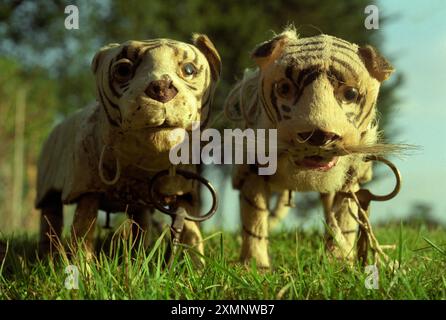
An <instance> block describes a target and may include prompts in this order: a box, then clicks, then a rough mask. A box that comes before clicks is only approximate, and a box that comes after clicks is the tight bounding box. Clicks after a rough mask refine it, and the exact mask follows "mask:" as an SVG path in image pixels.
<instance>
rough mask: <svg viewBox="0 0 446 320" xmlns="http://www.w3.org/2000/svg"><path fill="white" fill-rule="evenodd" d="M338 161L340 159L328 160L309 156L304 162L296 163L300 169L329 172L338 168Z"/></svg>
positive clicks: (298, 161)
mask: <svg viewBox="0 0 446 320" xmlns="http://www.w3.org/2000/svg"><path fill="white" fill-rule="evenodd" d="M338 159H339V157H333V158H331V159H327V158H324V157H321V156H309V157H304V158H303V159H302V160H296V161H295V162H294V163H295V164H296V165H297V166H299V167H304V168H307V169H313V170H320V171H328V170H330V169H331V168H333V167H334V166H336V164H337V162H338Z"/></svg>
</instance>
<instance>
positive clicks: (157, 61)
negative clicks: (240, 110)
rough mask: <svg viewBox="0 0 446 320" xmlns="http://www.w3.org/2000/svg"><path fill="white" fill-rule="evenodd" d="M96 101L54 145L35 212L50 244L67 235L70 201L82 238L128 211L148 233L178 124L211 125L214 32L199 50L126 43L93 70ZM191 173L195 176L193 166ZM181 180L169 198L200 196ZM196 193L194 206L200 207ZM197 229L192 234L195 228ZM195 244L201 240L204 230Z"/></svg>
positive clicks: (60, 130)
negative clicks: (101, 219) (106, 216)
mask: <svg viewBox="0 0 446 320" xmlns="http://www.w3.org/2000/svg"><path fill="white" fill-rule="evenodd" d="M91 68H92V71H93V73H94V75H95V79H96V91H97V103H96V104H94V105H91V106H88V107H86V108H84V109H82V110H80V111H79V112H77V113H75V114H73V115H72V116H70V117H69V118H68V119H66V120H65V121H63V122H62V123H61V124H59V125H58V126H57V127H56V128H55V129H54V130H53V131H52V133H51V134H50V136H49V138H48V140H47V141H46V143H45V145H44V147H43V149H42V153H41V157H40V160H39V164H38V181H37V199H36V207H37V208H41V209H42V234H41V236H42V239H41V242H42V244H43V247H44V249H47V248H48V245H49V238H48V236H49V235H51V234H53V235H55V236H60V231H61V225H62V222H61V221H62V203H63V204H69V203H77V204H78V209H77V210H76V214H75V218H74V222H73V235H74V236H75V237H77V238H79V237H86V236H87V233H91V230H93V229H94V228H93V226H94V221H95V219H96V212H97V210H98V209H103V210H106V211H109V212H115V211H127V213H129V215H131V216H132V218H134V219H135V220H136V221H138V222H140V226H141V227H142V228H143V229H144V226H145V222H144V219H145V218H143V217H145V213H144V211H145V210H146V209H148V206H147V202H148V201H149V198H148V181H149V179H150V177H151V176H153V174H154V173H156V172H158V171H160V170H163V169H167V168H169V166H170V161H169V158H168V155H169V150H170V149H171V148H172V147H173V146H174V145H175V144H176V143H177V141H174V140H172V139H170V135H169V134H170V133H171V131H172V130H173V129H175V128H184V129H186V130H191V126H192V123H193V122H194V121H200V122H201V123H202V125H203V126H205V124H206V122H207V120H208V118H209V115H210V107H211V104H212V97H213V94H214V90H215V86H216V83H217V81H218V78H219V76H220V71H221V61H220V57H219V54H218V52H217V50H216V49H215V47H214V45H213V44H212V42H211V41H210V40H209V39H208V38H207V37H206V36H205V35H194V36H193V44H188V43H184V42H179V41H175V40H170V39H153V40H146V41H127V42H125V43H122V44H110V45H108V46H105V47H103V48H102V49H101V50H100V51H99V52H98V53H97V54H96V55H95V57H94V59H93V61H92V64H91ZM186 169H189V170H194V168H193V167H188V168H186ZM195 189H196V188H195V186H194V185H192V183H190V182H187V181H184V179H181V178H180V177H178V178H176V179H173V180H172V179H169V181H168V182H166V183H165V184H161V185H160V187H159V190H158V191H159V192H160V193H162V194H167V195H169V194H179V195H183V196H184V195H187V194H192V195H194V196H196V195H195ZM195 200H196V199H195V198H194V197H189V200H188V204H185V205H187V206H188V207H189V209H190V210H192V211H193V210H195V209H196V205H197V204H196V202H195ZM192 229H193V231H191V230H192ZM188 232H192V233H193V235H189V237H192V238H194V239H195V240H194V244H196V242H197V241H199V240H200V239H201V236H200V235H199V231H198V229H197V228H196V227H194V226H192V225H189V226H186V229H185V234H186V236H185V237H187V233H188Z"/></svg>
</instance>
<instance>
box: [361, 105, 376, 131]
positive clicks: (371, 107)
mask: <svg viewBox="0 0 446 320" xmlns="http://www.w3.org/2000/svg"><path fill="white" fill-rule="evenodd" d="M374 109H375V103H371V106H370V109H369V110H368V111H367V113H366V114H365V115H364V117H363V118H362V120H361V121H360V122H359V124H358V128H360V127H361V126H362V125H363V124H364V122H365V120H367V118H368V117H369V116H370V114H371V113H372V111H373V110H374Z"/></svg>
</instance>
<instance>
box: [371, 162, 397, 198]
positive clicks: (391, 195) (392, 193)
mask: <svg viewBox="0 0 446 320" xmlns="http://www.w3.org/2000/svg"><path fill="white" fill-rule="evenodd" d="M366 161H378V162H382V163H384V164H385V165H387V166H388V167H389V168H390V169H391V170H392V172H393V174H394V176H395V187H394V188H393V190H392V192H390V193H389V194H386V195H375V194H373V193H371V192H370V191H369V194H370V195H369V197H370V200H371V201H387V200H390V199H392V198H394V197H396V195H397V194H398V193H399V192H400V190H401V174H400V172H399V170H398V169H397V167H396V166H395V165H394V164H393V163H392V162H390V161H389V160H387V159H386V158H383V157H380V156H369V157H367V158H366Z"/></svg>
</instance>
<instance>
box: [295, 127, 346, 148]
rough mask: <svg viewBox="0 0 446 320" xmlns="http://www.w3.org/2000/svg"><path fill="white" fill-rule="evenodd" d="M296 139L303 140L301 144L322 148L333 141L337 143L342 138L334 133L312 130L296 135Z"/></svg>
mask: <svg viewBox="0 0 446 320" xmlns="http://www.w3.org/2000/svg"><path fill="white" fill-rule="evenodd" d="M297 139H298V140H303V142H306V143H308V144H309V145H311V146H313V147H322V146H325V145H327V144H330V143H333V142H335V141H339V140H341V139H342V138H341V137H340V136H339V135H338V134H336V133H334V132H326V131H323V130H314V131H309V132H300V133H298V134H297Z"/></svg>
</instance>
